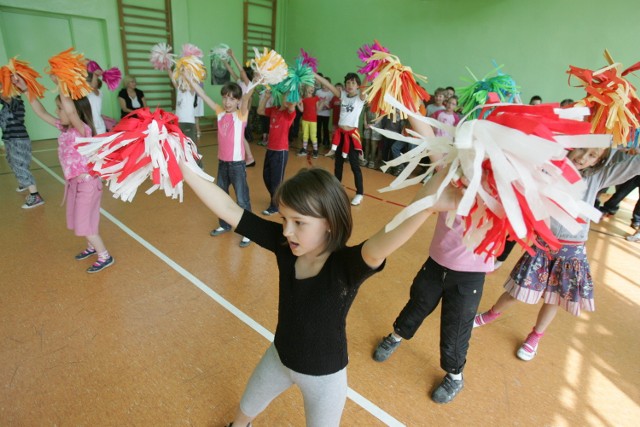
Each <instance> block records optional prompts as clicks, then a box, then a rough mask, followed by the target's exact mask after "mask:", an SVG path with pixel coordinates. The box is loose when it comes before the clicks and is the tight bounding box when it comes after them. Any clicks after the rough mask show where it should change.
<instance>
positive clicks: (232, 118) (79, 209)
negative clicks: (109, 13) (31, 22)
mask: <svg viewBox="0 0 640 427" xmlns="http://www.w3.org/2000/svg"><path fill="white" fill-rule="evenodd" d="M315 77H316V80H317V81H318V82H319V83H320V84H321V85H322V86H323V87H324V88H325V89H326V90H327V91H328V92H329V93H330V94H331V100H333V99H336V98H337V99H338V100H339V107H340V113H339V116H338V121H337V127H336V128H335V132H334V134H333V137H332V139H331V148H332V151H333V152H334V153H335V165H334V173H333V175H332V174H330V173H328V172H326V171H324V170H322V169H318V168H311V169H308V170H302V171H300V172H299V173H297V174H296V175H295V176H294V177H292V178H291V179H289V180H287V181H284V172H285V168H286V165H287V161H288V153H289V140H288V138H289V128H290V126H291V124H292V123H293V121H294V119H295V114H296V112H295V109H296V104H293V103H289V102H285V101H283V103H282V105H281V106H277V107H275V106H271V107H267V104H268V102H269V99H270V97H271V95H270V93H269V92H268V91H266V93H265V95H264V96H263V97H262V98H261V100H260V103H259V105H258V114H261V115H264V116H265V117H268V119H269V135H268V142H267V149H266V155H265V162H264V171H263V179H264V183H265V186H266V187H267V190H268V192H269V195H270V203H269V206H268V207H267V208H266V209H265V210H264V211H262V214H263V215H265V216H270V215H273V214H276V213H279V217H280V218H281V220H282V223H280V222H274V221H270V220H269V219H267V218H262V217H260V216H257V215H255V214H253V213H252V212H251V202H250V198H249V188H248V185H247V178H246V168H247V167H248V166H249V165H248V164H247V156H248V153H247V150H246V138H245V135H244V133H245V129H246V125H247V119H248V109H249V102H250V98H251V95H252V91H251V90H243V88H242V85H240V84H238V83H228V84H225V85H224V86H223V87H222V90H221V95H222V105H218V104H217V103H215V102H214V101H213V100H212V99H211V98H210V97H208V96H207V95H206V93H205V92H204V90H203V89H202V88H201V87H200V86H198V85H197V84H193V85H192V89H193V94H192V95H191V94H190V95H184V102H186V104H187V105H191V99H193V98H194V97H195V95H197V96H198V97H200V98H201V99H202V100H203V101H204V102H205V103H206V104H207V105H209V106H210V107H211V108H212V109H214V110H215V111H216V114H217V120H218V175H217V180H216V183H215V184H213V183H210V182H208V181H206V180H204V179H203V178H201V177H199V176H198V175H197V174H195V173H194V172H193V171H191V170H190V169H189V168H188V167H186V166H185V165H184V164H182V163H181V164H180V168H181V171H182V174H183V176H184V180H185V182H186V183H187V184H188V185H189V186H190V187H191V188H192V189H193V191H194V192H195V194H196V195H197V196H198V197H199V198H200V199H202V201H203V202H204V203H205V204H206V206H207V207H209V208H210V209H211V211H212V212H213V213H214V214H215V215H216V216H217V217H218V218H219V220H220V224H219V227H217V228H215V229H214V230H213V231H212V232H211V234H212V235H213V236H218V235H220V234H223V233H225V232H227V231H229V230H232V229H233V230H235V231H236V233H238V234H239V235H241V236H242V237H241V241H240V246H241V247H245V246H247V245H249V244H250V242H252V241H253V242H255V243H256V244H258V245H259V246H261V247H263V248H265V249H266V250H268V251H270V252H273V254H274V256H275V259H276V261H277V267H278V269H279V280H280V283H279V292H280V297H279V307H278V323H277V326H276V333H275V340H274V343H273V344H272V345H271V346H270V347H269V348H268V350H267V351H266V352H265V354H264V355H263V357H262V359H261V361H260V362H259V364H258V366H257V367H256V368H255V370H254V372H253V374H252V376H251V378H250V379H249V382H248V384H247V387H246V389H245V392H244V394H243V396H242V399H241V401H240V405H239V410H238V412H237V415H236V418H235V420H234V422H233V425H234V426H236V427H238V426H246V425H248V424H249V423H250V422H251V421H252V420H253V419H254V418H255V417H256V416H258V415H259V414H260V412H262V411H263V410H264V409H265V408H266V407H267V406H268V405H269V403H270V402H271V401H272V400H273V399H274V398H275V397H277V396H278V395H279V394H281V393H282V392H284V391H285V390H286V389H288V388H289V387H290V386H291V385H293V384H296V385H298V386H299V387H300V389H301V391H302V395H303V398H304V402H305V415H306V419H307V425H323V426H326V425H338V424H339V422H340V418H341V414H342V411H343V408H344V404H345V401H346V394H347V380H346V366H347V363H348V355H347V342H346V326H345V324H346V321H345V320H346V316H347V314H348V311H349V309H350V307H351V304H352V303H353V301H354V298H355V296H356V294H357V292H358V290H359V288H360V286H361V285H362V284H363V282H364V281H365V280H366V279H367V278H368V277H370V276H372V275H373V274H375V273H377V272H380V271H381V270H382V269H383V268H384V264H385V260H386V258H387V257H388V256H389V255H390V254H391V253H392V252H393V251H395V250H396V249H397V248H399V247H400V246H401V245H402V244H404V243H405V242H406V241H407V240H408V239H409V238H410V237H411V236H412V235H413V234H414V233H415V232H416V231H417V230H418V229H419V227H420V226H421V225H422V223H423V222H424V221H425V220H426V218H427V217H428V216H429V215H430V213H432V212H440V213H439V215H438V219H437V223H436V226H435V232H434V237H433V240H432V242H431V246H430V248H429V253H428V258H427V260H426V262H425V263H424V265H423V266H422V268H421V269H420V271H419V272H418V273H417V275H416V277H415V279H414V280H413V283H412V285H411V289H410V295H409V300H408V302H407V304H406V306H405V307H404V308H403V310H402V311H401V312H400V313H399V315H398V317H397V318H396V320H395V322H394V323H393V331H392V332H391V333H390V334H388V335H387V336H385V337H384V338H383V339H382V341H381V342H380V343H379V345H378V346H377V347H376V349H375V350H374V353H373V358H374V359H375V360H376V361H380V362H382V361H384V360H386V359H387V358H388V357H389V356H390V355H391V354H392V353H393V352H395V351H396V350H397V349H398V347H399V344H400V342H401V341H402V339H410V338H411V337H413V336H414V334H415V333H416V332H417V330H418V329H419V327H420V325H421V324H422V322H423V321H424V319H425V318H426V317H427V316H428V315H430V314H431V313H432V312H433V310H434V309H435V308H436V307H437V306H438V304H440V303H442V321H441V326H440V328H441V334H440V336H441V342H440V353H441V354H440V356H441V357H440V361H441V362H440V364H441V367H442V369H443V370H444V371H445V372H446V373H445V376H444V378H443V380H442V381H441V382H440V383H439V384H438V386H437V387H435V389H434V391H433V392H432V394H431V397H432V399H433V400H434V401H435V402H438V403H446V402H450V401H451V400H452V399H453V398H455V397H456V395H457V394H458V393H459V392H460V390H461V389H462V388H463V385H464V380H463V376H462V375H463V369H464V366H465V364H466V356H467V352H468V347H469V340H470V337H471V333H472V330H473V328H474V327H478V326H482V325H486V324H488V323H491V322H493V321H494V320H496V319H497V318H498V317H499V316H500V315H501V313H503V312H504V311H505V310H506V309H508V308H509V307H511V306H512V305H514V304H515V302H516V301H522V302H525V303H529V304H535V303H538V302H539V301H540V299H542V300H543V305H542V307H541V309H540V312H539V315H538V318H537V321H536V323H535V325H534V327H533V329H532V331H531V332H530V333H529V334H528V335H527V337H526V339H525V340H524V342H523V344H522V345H521V346H520V348H519V349H518V351H517V356H518V357H519V358H520V359H522V360H531V359H532V358H533V357H534V356H535V355H536V353H537V351H538V347H539V342H540V338H541V337H542V336H543V334H544V333H545V332H546V330H547V328H548V327H549V325H550V324H551V322H552V320H553V319H554V317H555V315H556V314H557V310H558V307H562V308H564V309H565V310H567V311H569V312H570V313H571V314H573V315H579V314H580V312H581V310H583V309H584V310H588V311H592V310H594V307H595V306H594V300H593V288H594V285H593V281H592V278H591V274H590V271H589V263H588V260H587V256H586V251H585V241H586V239H587V237H588V231H589V223H588V222H587V223H585V224H584V225H583V226H582V228H581V230H580V231H579V232H578V233H571V232H569V231H568V230H566V229H565V228H564V227H562V225H561V224H559V223H555V222H554V221H552V224H551V228H552V231H553V233H554V235H555V236H556V237H557V238H558V239H560V241H561V242H562V244H563V245H562V247H561V248H560V249H551V248H549V247H548V246H545V242H542V241H541V242H539V243H540V244H541V247H540V248H538V247H536V248H534V251H535V253H534V254H533V255H530V254H528V253H525V254H524V255H523V256H522V258H521V259H520V260H519V261H518V263H517V264H516V266H515V267H514V269H513V270H512V272H511V274H510V277H509V279H508V280H507V281H506V283H505V292H504V294H503V295H502V296H501V297H500V298H499V299H498V301H497V302H496V303H495V304H494V305H493V306H492V307H491V308H490V310H488V311H486V312H484V313H481V314H478V307H479V303H480V299H481V296H482V290H483V284H484V279H485V275H486V273H488V272H490V271H493V269H494V259H493V257H488V258H485V257H484V256H481V255H475V254H473V253H472V252H470V251H469V250H468V249H467V248H466V246H465V245H464V244H463V241H462V237H463V224H462V219H461V218H457V219H456V221H455V223H454V225H453V227H449V226H448V225H447V224H446V219H445V217H446V212H447V211H450V210H452V209H455V207H456V203H455V202H456V199H458V198H459V197H460V193H461V191H462V190H461V189H459V188H457V187H453V186H448V187H447V188H446V189H445V191H444V192H443V194H442V197H440V199H439V200H438V202H437V204H436V205H434V206H433V207H432V208H430V210H426V211H422V212H420V213H418V214H416V215H414V216H412V217H410V218H409V219H407V220H405V221H404V222H403V223H402V224H401V225H400V226H398V227H397V228H395V229H393V230H392V231H385V229H382V230H380V231H378V232H377V233H375V234H373V235H372V236H371V237H370V238H368V239H366V240H364V241H362V242H359V243H358V244H356V245H354V246H347V241H348V239H349V238H350V235H351V231H352V227H353V222H352V216H351V206H357V205H359V204H360V203H361V202H362V199H363V195H364V184H363V178H362V172H361V170H360V166H361V163H360V160H361V154H362V151H363V145H362V143H361V138H360V133H359V120H360V115H361V112H362V111H363V109H364V107H365V95H364V91H362V90H361V86H360V85H361V81H360V78H359V76H358V75H357V74H355V73H348V74H347V75H346V76H345V79H344V89H342V88H339V87H337V85H336V86H334V85H332V84H331V82H330V81H329V80H328V79H326V78H324V77H322V76H320V75H318V74H316V75H315ZM242 79H243V83H244V84H245V87H247V85H248V82H247V81H244V76H243V77H242ZM247 79H248V81H250V79H249V77H248V76H247ZM54 82H55V80H54ZM15 83H16V85H17V86H18V87H19V88H20V89H21V90H22V91H23V92H26V91H27V87H26V85H25V84H24V81H21V79H20V78H16V81H15ZM444 98H445V96H444V93H440V92H437V93H436V95H435V102H434V104H435V106H434V107H432V106H427V108H426V112H427V113H429V111H430V114H431V115H432V116H434V117H437V118H438V119H439V120H442V121H445V123H450V124H455V123H456V120H459V117H458V118H456V116H455V109H456V108H455V107H456V104H457V99H456V98H455V96H450V97H449V98H448V99H447V100H446V101H445V100H444ZM305 99H306V100H307V101H306V102H305V101H304V100H305ZM327 99H329V98H328V96H326V97H325V96H323V97H320V96H317V95H314V94H313V91H312V89H307V91H306V93H305V97H304V98H303V102H302V109H303V110H304V111H307V112H310V113H313V110H314V109H315V112H316V117H315V118H316V120H317V115H318V111H320V110H323V109H325V108H332V107H333V105H332V104H333V101H329V102H327ZM2 103H3V106H4V108H3V110H2V111H5V110H8V111H9V112H11V114H12V116H11V117H9V115H8V114H7V113H2V114H4V115H2V116H0V118H2V120H4V121H2V122H0V123H2V126H3V127H2V128H3V139H5V140H6V141H8V144H9V145H8V147H13V145H11V144H14V143H15V141H22V142H21V143H22V144H23V145H24V144H25V143H24V141H25V140H26V141H27V142H28V135H27V134H26V130H24V125H22V128H20V127H19V126H16V121H18V122H19V121H20V120H22V123H23V122H24V106H23V105H22V101H21V100H20V98H19V97H16V98H12V99H4V98H3V99H2ZM30 103H31V106H32V109H33V111H34V112H35V113H36V114H37V115H38V116H39V117H40V118H42V119H43V120H44V121H45V122H47V123H49V124H51V125H52V126H55V127H56V128H57V129H59V130H60V136H59V139H58V141H59V150H58V152H59V159H60V164H61V166H62V169H63V172H64V175H65V180H66V190H65V193H66V195H67V214H66V216H67V225H68V227H69V228H70V229H73V230H74V231H75V233H76V234H77V235H79V236H84V237H86V239H87V242H88V245H87V248H86V249H85V250H83V251H82V252H80V253H79V254H78V255H76V259H78V260H82V259H85V258H89V257H92V256H94V255H96V256H97V260H96V261H95V263H94V264H93V265H92V266H91V267H89V269H88V270H87V271H88V272H90V273H93V272H97V271H101V270H102V269H104V268H106V267H109V266H110V265H113V263H114V259H113V257H112V256H111V255H110V254H109V252H108V250H107V249H106V246H105V245H104V243H103V241H102V239H101V237H100V235H99V232H98V223H99V217H100V212H99V209H100V197H101V192H102V182H101V179H100V178H99V177H95V176H92V175H91V174H90V173H89V172H90V171H89V170H88V166H87V159H86V158H83V157H82V156H81V155H80V154H79V153H78V151H77V149H76V148H75V145H74V143H75V139H76V137H86V136H90V135H95V134H96V129H95V126H94V120H93V118H92V113H91V108H90V105H89V101H88V100H87V99H86V98H82V99H79V100H71V99H70V98H69V97H68V96H66V95H64V93H63V92H62V91H61V93H60V95H59V96H58V97H57V98H56V106H57V108H56V115H57V117H54V116H53V115H51V114H49V113H48V112H47V111H46V110H45V109H44V107H43V106H42V104H41V103H40V102H39V101H38V100H37V99H35V98H34V100H32V101H31V102H30ZM429 107H431V109H430V108H429ZM441 107H442V108H441ZM304 111H303V114H304ZM313 118H314V117H313V114H310V115H309V114H308V115H306V116H304V115H303V149H304V150H305V151H307V153H304V154H311V156H312V157H313V156H314V155H315V156H317V151H318V148H319V141H318V140H317V139H316V140H315V141H314V138H313V135H314V134H315V133H316V132H314V126H313V125H312V123H313ZM374 119H375V117H374V116H372V115H371V114H369V115H367V116H365V125H371V124H374ZM409 124H410V125H411V127H412V128H413V129H414V130H415V131H416V132H418V133H419V134H421V135H423V136H433V135H434V132H433V129H432V128H431V127H430V126H429V125H426V124H425V123H422V122H419V121H416V120H415V119H412V118H410V119H409ZM7 129H8V131H7ZM323 129H324V128H323ZM367 129H368V130H370V127H368V128H367V127H366V128H365V140H366V136H368V137H369V138H370V140H373V133H370V132H366V130H367ZM185 131H187V132H191V131H190V130H188V129H185ZM323 132H324V130H323V131H322V132H321V133H323ZM5 135H6V136H7V138H5ZM308 139H310V140H311V143H312V149H311V153H309V151H308V148H309V147H308V142H309V140H308ZM323 141H324V140H323ZM194 142H195V140H194ZM26 145H28V146H29V147H30V144H26ZM365 147H369V148H368V149H369V153H367V156H366V157H365V158H366V159H367V165H369V164H370V163H371V162H372V161H375V160H373V159H372V157H371V151H372V150H374V148H373V145H370V144H369V143H368V142H367V143H366V144H365ZM29 150H30V148H29V149H27V150H25V149H22V152H23V154H22V157H21V159H20V160H19V161H18V160H16V159H15V157H12V158H11V159H10V160H9V162H10V165H12V166H11V167H12V169H13V170H14V171H16V176H17V177H18V181H19V185H20V188H28V189H29V191H30V193H31V194H30V196H34V197H36V198H39V200H41V202H40V203H43V201H42V199H41V197H40V196H39V194H38V193H37V189H36V187H35V182H34V181H33V177H32V176H31V174H30V173H27V172H28V160H30V156H29V155H30V151H29ZM365 151H366V150H365ZM17 152H20V150H18V151H17ZM568 158H569V160H571V161H572V162H573V164H574V165H575V166H576V168H577V169H578V170H579V171H580V174H581V175H582V179H583V180H584V181H585V183H586V184H587V191H586V193H585V194H584V196H583V200H584V201H586V202H587V203H593V202H594V201H595V198H596V195H597V192H598V190H600V189H601V188H603V187H606V186H610V185H616V184H620V183H623V182H625V181H627V180H629V179H630V178H632V177H633V176H635V175H637V174H638V171H639V170H640V169H639V168H640V156H638V155H632V154H628V153H625V152H622V151H619V150H616V149H603V148H588V149H582V148H580V149H574V150H572V151H571V152H570V153H569V156H568ZM345 159H348V161H349V164H350V167H351V170H352V172H353V175H354V179H355V187H356V195H355V197H353V199H351V200H349V198H348V196H347V194H346V192H345V190H344V188H343V186H342V184H341V183H340V181H341V178H342V173H343V168H344V161H345ZM25 162H26V172H25V166H24V163H25ZM21 165H22V166H21ZM17 171H19V173H18V172H17ZM446 172H447V171H446V170H442V171H439V172H438V173H436V174H435V175H434V177H432V178H431V179H430V180H428V181H427V183H426V185H425V186H423V187H421V188H420V189H419V190H418V194H416V200H418V199H421V198H422V197H424V196H425V195H426V194H432V193H434V192H435V190H436V189H437V188H438V187H439V185H440V183H441V182H442V178H443V175H444V174H445V173H446ZM230 185H231V186H233V187H234V191H235V193H236V197H237V202H234V201H233V200H232V199H231V198H230V196H229V186H230ZM28 200H29V199H28ZM28 200H27V202H28ZM350 205H351V206H350Z"/></svg>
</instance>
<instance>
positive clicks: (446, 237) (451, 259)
mask: <svg viewBox="0 0 640 427" xmlns="http://www.w3.org/2000/svg"><path fill="white" fill-rule="evenodd" d="M446 220H447V213H446V212H440V213H439V214H438V222H437V224H436V228H435V232H434V233H433V239H432V240H431V247H430V248H429V256H430V257H431V258H433V260H434V261H435V262H437V263H438V264H440V265H441V266H443V267H446V268H448V269H450V270H455V271H465V272H471V273H481V272H485V273H488V272H491V271H493V270H494V268H493V261H494V258H493V257H489V260H488V261H487V262H486V263H485V257H486V254H482V255H476V254H474V253H473V251H471V250H470V249H467V247H466V246H465V245H464V243H463V242H462V233H463V232H464V225H463V224H462V220H461V219H460V217H456V219H455V221H454V223H453V228H449V227H448V226H447V224H446Z"/></svg>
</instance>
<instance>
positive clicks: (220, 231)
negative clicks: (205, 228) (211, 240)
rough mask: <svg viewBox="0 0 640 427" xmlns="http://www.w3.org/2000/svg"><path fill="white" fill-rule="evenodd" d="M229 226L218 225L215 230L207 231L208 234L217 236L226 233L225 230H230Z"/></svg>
mask: <svg viewBox="0 0 640 427" xmlns="http://www.w3.org/2000/svg"><path fill="white" fill-rule="evenodd" d="M230 230H231V229H230V228H224V227H218V228H216V229H215V230H211V233H209V235H211V236H213V237H215V236H219V235H221V234H224V233H226V232H227V231H230Z"/></svg>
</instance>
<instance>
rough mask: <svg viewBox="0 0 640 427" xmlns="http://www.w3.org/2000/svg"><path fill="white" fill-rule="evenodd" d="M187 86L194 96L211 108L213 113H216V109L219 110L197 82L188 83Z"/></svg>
mask: <svg viewBox="0 0 640 427" xmlns="http://www.w3.org/2000/svg"><path fill="white" fill-rule="evenodd" d="M189 86H191V89H193V91H194V92H195V93H196V95H198V96H199V97H200V98H202V100H203V101H204V102H205V103H206V104H207V105H208V106H209V107H211V109H212V110H213V111H218V109H220V106H219V105H218V104H217V103H216V102H215V101H214V100H213V99H211V98H210V97H209V95H207V94H206V92H205V91H204V89H203V88H202V87H201V86H200V85H199V84H198V83H197V82H194V81H189Z"/></svg>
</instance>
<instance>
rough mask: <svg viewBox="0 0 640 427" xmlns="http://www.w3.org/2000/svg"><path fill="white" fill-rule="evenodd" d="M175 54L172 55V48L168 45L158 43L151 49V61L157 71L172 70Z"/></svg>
mask: <svg viewBox="0 0 640 427" xmlns="http://www.w3.org/2000/svg"><path fill="white" fill-rule="evenodd" d="M174 58H175V54H173V53H171V46H169V45H168V44H167V43H158V44H156V45H155V46H153V47H152V48H151V56H150V58H149V60H150V61H151V64H152V65H153V68H155V69H156V70H162V71H165V70H170V69H171V66H172V65H173V64H174V62H175V59H174Z"/></svg>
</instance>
